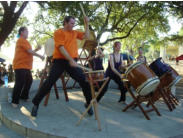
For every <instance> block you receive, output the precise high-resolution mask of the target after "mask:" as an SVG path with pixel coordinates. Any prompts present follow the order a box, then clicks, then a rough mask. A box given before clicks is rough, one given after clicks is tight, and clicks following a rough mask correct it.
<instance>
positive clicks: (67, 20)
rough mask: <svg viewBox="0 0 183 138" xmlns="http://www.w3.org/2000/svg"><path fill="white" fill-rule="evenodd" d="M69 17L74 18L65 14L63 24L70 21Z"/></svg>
mask: <svg viewBox="0 0 183 138" xmlns="http://www.w3.org/2000/svg"><path fill="white" fill-rule="evenodd" d="M70 19H74V20H75V18H74V17H73V16H65V18H64V22H63V25H65V23H68V22H69V21H70Z"/></svg>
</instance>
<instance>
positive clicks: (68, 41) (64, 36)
mask: <svg viewBox="0 0 183 138" xmlns="http://www.w3.org/2000/svg"><path fill="white" fill-rule="evenodd" d="M83 35H84V33H83V32H79V31H76V30H72V31H64V30H62V29H58V30H56V31H55V33H54V42H55V48H54V52H53V59H65V57H64V56H63V55H62V54H61V52H60V50H59V48H60V46H64V48H65V50H66V51H67V52H68V54H69V55H70V56H71V57H72V58H77V57H78V46H77V39H80V40H82V38H83Z"/></svg>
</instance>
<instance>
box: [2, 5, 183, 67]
mask: <svg viewBox="0 0 183 138" xmlns="http://www.w3.org/2000/svg"><path fill="white" fill-rule="evenodd" d="M37 11H38V8H37V4H35V3H34V2H29V4H28V6H27V8H26V9H25V10H24V12H23V15H25V16H28V17H29V20H30V21H32V20H33V18H34V16H35V15H36V13H37ZM30 15H31V16H30ZM169 24H170V27H171V30H170V32H169V33H168V35H170V34H174V33H177V32H178V31H179V30H180V28H181V23H180V22H178V21H177V20H176V18H175V17H169ZM28 29H29V37H30V36H31V34H32V32H33V30H32V29H31V26H29V27H28ZM107 35H108V34H106V35H103V37H102V38H101V41H104V40H105V38H107ZM15 39H17V38H15ZM11 44H12V45H11V46H10V47H3V46H2V48H1V51H0V53H1V54H0V56H1V57H2V58H3V57H6V59H7V58H8V59H9V60H8V63H11V62H12V59H13V57H14V49H15V42H12V43H11ZM42 47H43V48H42V50H41V51H39V52H38V53H39V54H41V55H43V54H44V46H42ZM44 64H45V63H44V62H43V61H41V60H40V59H39V58H37V57H34V64H33V65H34V66H33V67H38V68H42V67H44Z"/></svg>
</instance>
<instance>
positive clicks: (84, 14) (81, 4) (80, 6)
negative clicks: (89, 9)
mask: <svg viewBox="0 0 183 138" xmlns="http://www.w3.org/2000/svg"><path fill="white" fill-rule="evenodd" d="M79 5H80V8H81V10H82V12H83V15H84V17H86V13H85V11H84V8H83V6H82V4H81V3H79ZM84 28H85V29H86V23H85V20H84Z"/></svg>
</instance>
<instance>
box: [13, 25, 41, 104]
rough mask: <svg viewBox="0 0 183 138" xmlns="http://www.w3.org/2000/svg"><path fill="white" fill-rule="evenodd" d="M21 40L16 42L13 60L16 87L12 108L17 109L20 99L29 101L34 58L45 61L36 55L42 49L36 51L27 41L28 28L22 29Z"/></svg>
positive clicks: (19, 32)
mask: <svg viewBox="0 0 183 138" xmlns="http://www.w3.org/2000/svg"><path fill="white" fill-rule="evenodd" d="M18 35H19V36H20V38H19V39H18V40H17V42H16V48H15V56H14V59H13V69H14V70H15V85H14V89H13V95H12V106H13V107H17V106H18V104H19V99H20V98H21V99H24V100H28V98H29V90H30V87H31V84H32V74H31V71H30V70H31V69H32V62H33V56H37V57H39V58H41V59H42V60H43V59H44V57H43V56H41V55H39V54H37V53H36V51H38V50H39V49H40V46H38V48H37V49H35V50H34V51H33V50H32V47H31V45H30V44H29V42H28V41H27V40H26V39H27V37H28V30H27V28H26V27H21V28H20V29H19V31H18Z"/></svg>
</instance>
